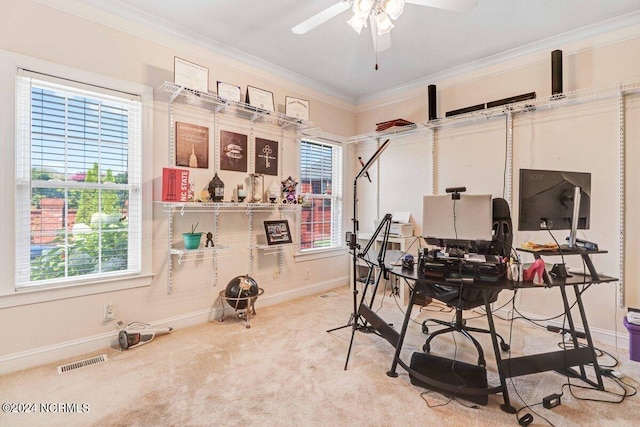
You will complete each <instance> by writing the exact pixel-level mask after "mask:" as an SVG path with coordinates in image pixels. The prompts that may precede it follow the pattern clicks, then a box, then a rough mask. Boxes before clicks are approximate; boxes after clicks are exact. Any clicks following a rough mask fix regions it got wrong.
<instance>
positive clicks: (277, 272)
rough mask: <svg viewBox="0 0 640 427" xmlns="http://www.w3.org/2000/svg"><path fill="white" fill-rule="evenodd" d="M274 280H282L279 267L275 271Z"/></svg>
mask: <svg viewBox="0 0 640 427" xmlns="http://www.w3.org/2000/svg"><path fill="white" fill-rule="evenodd" d="M273 278H274V279H279V278H280V269H279V268H278V267H276V268H274V269H273Z"/></svg>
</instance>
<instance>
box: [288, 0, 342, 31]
mask: <svg viewBox="0 0 640 427" xmlns="http://www.w3.org/2000/svg"><path fill="white" fill-rule="evenodd" d="M350 7H351V3H349V2H348V1H339V2H338V3H336V4H334V5H333V6H330V7H328V8H326V9H325V10H323V11H322V12H319V13H316V14H315V15H313V16H312V17H311V18H309V19H306V20H304V21H302V22H301V23H299V24H298V25H296V26H295V27H293V28H291V31H293V32H294V33H295V34H304V33H306V32H308V31H311V30H313V29H314V28H315V27H317V26H318V25H320V24H324V23H325V22H327V21H328V20H329V19H331V18H333V17H335V16H338V15H339V14H341V13H342V12H344V11H345V10H347V9H349V8H350Z"/></svg>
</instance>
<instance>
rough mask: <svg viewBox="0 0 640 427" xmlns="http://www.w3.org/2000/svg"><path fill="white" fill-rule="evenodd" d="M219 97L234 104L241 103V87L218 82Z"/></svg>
mask: <svg viewBox="0 0 640 427" xmlns="http://www.w3.org/2000/svg"><path fill="white" fill-rule="evenodd" d="M218 96H219V97H220V98H222V99H227V100H229V101H233V102H240V86H234V85H230V84H228V83H224V82H221V81H218Z"/></svg>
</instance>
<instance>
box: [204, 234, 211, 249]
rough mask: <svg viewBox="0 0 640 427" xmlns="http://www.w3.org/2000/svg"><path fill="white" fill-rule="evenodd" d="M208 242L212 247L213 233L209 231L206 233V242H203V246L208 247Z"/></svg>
mask: <svg viewBox="0 0 640 427" xmlns="http://www.w3.org/2000/svg"><path fill="white" fill-rule="evenodd" d="M209 243H211V247H213V233H212V232H210V231H209V232H208V233H207V243H205V244H204V247H205V248H208V247H209Z"/></svg>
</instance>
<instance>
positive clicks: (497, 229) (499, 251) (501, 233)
mask: <svg viewBox="0 0 640 427" xmlns="http://www.w3.org/2000/svg"><path fill="white" fill-rule="evenodd" d="M512 244H513V226H512V223H511V209H509V204H508V203H507V201H506V200H505V199H502V198H498V197H497V198H494V199H493V237H492V241H491V252H492V254H493V255H499V256H503V257H508V256H509V255H510V254H511V247H512Z"/></svg>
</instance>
